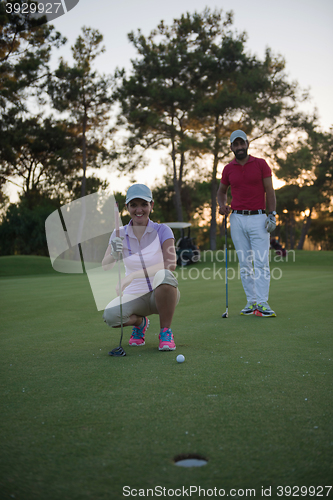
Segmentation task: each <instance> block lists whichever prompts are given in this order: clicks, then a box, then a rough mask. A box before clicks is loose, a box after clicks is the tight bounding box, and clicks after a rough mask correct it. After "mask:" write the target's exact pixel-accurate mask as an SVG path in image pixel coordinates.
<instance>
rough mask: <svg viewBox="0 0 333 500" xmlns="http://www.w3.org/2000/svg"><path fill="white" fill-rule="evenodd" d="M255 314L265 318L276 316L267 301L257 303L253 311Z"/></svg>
mask: <svg viewBox="0 0 333 500" xmlns="http://www.w3.org/2000/svg"><path fill="white" fill-rule="evenodd" d="M254 314H255V315H256V316H262V317H265V318H270V317H274V316H276V314H275V312H274V311H273V309H271V308H270V307H269V305H268V302H262V303H261V304H257V308H256V311H255V313H254Z"/></svg>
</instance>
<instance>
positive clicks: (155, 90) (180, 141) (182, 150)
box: [116, 9, 297, 249]
mask: <svg viewBox="0 0 333 500" xmlns="http://www.w3.org/2000/svg"><path fill="white" fill-rule="evenodd" d="M232 22H233V20H232V14H231V13H227V14H226V15H225V17H224V18H223V17H222V11H215V12H213V13H212V12H211V11H210V10H209V9H205V10H204V12H203V13H202V14H198V13H194V14H193V15H191V14H189V13H187V14H186V15H183V16H181V18H180V19H175V20H174V22H173V24H172V26H170V27H167V26H165V25H164V23H163V22H161V23H160V25H159V26H158V28H157V29H156V30H154V31H152V32H151V34H150V35H149V36H148V37H145V36H143V35H142V33H141V31H140V30H139V32H138V34H136V35H135V34H134V33H131V34H130V35H129V39H130V41H131V42H132V43H133V44H134V46H135V47H136V49H137V51H138V53H139V58H138V59H136V60H134V61H132V73H131V75H130V76H129V77H127V76H126V74H125V71H124V70H123V71H118V72H117V75H116V76H117V78H118V81H119V83H118V91H117V93H116V97H117V99H118V100H119V101H120V104H121V114H120V118H119V126H123V125H124V124H125V125H126V128H127V131H128V132H129V137H128V138H127V145H128V147H129V148H130V149H132V150H133V149H134V148H135V147H140V148H141V149H142V150H147V149H149V148H161V147H163V148H168V150H169V153H170V155H171V159H172V165H173V182H174V191H175V198H176V208H177V217H178V219H179V220H183V219H182V200H181V191H182V186H183V181H184V176H185V173H186V170H185V166H186V162H188V160H189V158H191V157H192V158H193V157H196V156H199V157H202V156H203V155H205V154H206V155H207V154H208V155H209V156H212V157H213V162H212V163H213V165H212V169H211V171H210V172H209V173H207V180H209V182H210V184H211V205H212V222H211V238H210V239H211V248H212V249H215V247H216V245H215V238H216V191H217V183H218V181H217V167H218V163H219V162H220V161H221V159H224V158H225V157H226V156H228V154H229V142H228V138H229V136H230V133H231V132H232V131H233V130H235V129H237V128H239V127H242V128H244V129H245V130H246V131H247V132H252V131H255V132H256V136H262V135H264V134H268V133H272V131H273V130H274V129H277V128H278V127H279V126H281V117H282V116H286V115H288V114H289V115H290V114H291V113H292V111H294V104H295V101H296V93H297V92H296V90H297V86H296V84H292V83H288V82H287V79H286V76H285V74H284V72H283V70H284V61H283V59H282V58H280V57H273V56H272V54H271V52H270V50H267V52H266V57H265V59H264V61H260V60H259V59H258V58H257V57H256V56H251V55H249V54H247V53H246V52H245V40H246V36H245V34H244V33H242V34H240V35H238V34H237V33H232V31H231V26H232ZM124 120H125V121H124ZM279 120H280V121H279ZM136 166H137V163H136V164H134V165H133V164H129V163H128V164H127V165H124V167H123V168H125V169H127V170H131V169H133V168H136Z"/></svg>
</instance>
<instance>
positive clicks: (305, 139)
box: [276, 118, 333, 250]
mask: <svg viewBox="0 0 333 500" xmlns="http://www.w3.org/2000/svg"><path fill="white" fill-rule="evenodd" d="M332 132H333V129H331V130H330V131H329V132H323V131H321V130H319V127H318V125H317V122H316V119H315V118H313V119H308V120H306V121H304V122H303V134H302V135H300V136H299V138H298V140H297V142H296V144H295V146H294V148H293V149H292V150H291V151H289V152H288V153H287V154H286V155H285V156H284V157H281V156H278V155H276V161H277V164H278V169H277V170H276V176H277V177H278V178H279V179H283V180H285V181H286V182H287V183H288V185H289V189H293V190H294V192H295V195H294V196H293V204H294V207H293V210H294V212H295V213H297V214H298V215H301V214H302V213H305V212H306V215H305V217H304V221H303V226H302V232H301V235H300V239H299V242H298V246H297V248H298V249H299V250H302V248H303V245H304V241H305V237H306V235H307V234H308V231H309V229H310V226H311V222H312V217H313V214H314V212H321V211H325V210H328V209H329V207H330V206H331V200H332V196H333V133H332ZM281 189H287V187H285V188H281ZM278 191H280V190H278ZM277 194H278V192H277ZM285 208H286V209H287V210H290V208H287V207H285Z"/></svg>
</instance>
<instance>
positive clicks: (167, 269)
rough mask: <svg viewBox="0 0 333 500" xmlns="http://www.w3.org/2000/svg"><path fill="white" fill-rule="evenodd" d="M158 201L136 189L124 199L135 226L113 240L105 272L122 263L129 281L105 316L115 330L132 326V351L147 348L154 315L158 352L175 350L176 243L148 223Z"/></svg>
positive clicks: (163, 228)
mask: <svg viewBox="0 0 333 500" xmlns="http://www.w3.org/2000/svg"><path fill="white" fill-rule="evenodd" d="M153 206H154V201H153V196H152V193H151V190H150V189H149V188H148V187H147V186H145V185H144V184H133V185H132V186H131V187H130V188H129V189H128V191H127V194H126V208H127V210H128V211H129V214H130V216H131V220H130V222H129V224H127V225H126V226H123V227H120V229H119V235H118V234H117V231H114V232H113V233H112V235H111V237H110V242H109V245H108V248H107V250H106V252H105V256H104V259H103V261H102V266H103V268H104V269H105V270H108V269H111V268H112V267H113V266H114V264H115V263H116V262H117V261H118V259H120V258H121V257H122V258H123V260H124V265H125V270H126V275H125V278H123V280H122V281H121V284H120V287H121V290H117V292H118V294H122V293H123V295H122V304H121V305H122V308H121V309H122V317H121V314H120V303H121V302H120V297H117V298H115V299H114V300H112V301H111V302H110V303H109V304H108V305H107V307H106V309H105V311H104V316H103V317H104V321H105V322H106V323H107V324H108V325H109V326H112V327H114V328H116V327H119V326H120V325H121V324H123V326H132V327H133V329H132V335H131V338H130V340H129V345H130V346H141V345H144V344H145V333H146V331H147V328H148V326H149V319H148V318H147V316H149V315H150V314H158V315H159V317H160V335H159V350H160V351H174V350H175V349H176V345H175V341H174V337H173V333H172V330H171V322H172V317H173V314H174V311H175V308H176V305H177V304H178V302H179V298H180V293H179V290H178V282H177V280H176V278H175V276H174V274H173V273H172V271H174V270H175V269H176V260H177V259H176V250H175V240H174V235H173V232H172V230H171V229H170V228H169V227H168V226H167V225H165V224H157V223H155V222H152V221H151V220H150V218H149V215H150V213H151V211H152V210H153Z"/></svg>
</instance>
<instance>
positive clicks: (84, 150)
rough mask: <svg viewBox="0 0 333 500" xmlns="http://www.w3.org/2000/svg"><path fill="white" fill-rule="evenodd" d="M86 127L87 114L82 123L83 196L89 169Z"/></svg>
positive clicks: (82, 195)
mask: <svg viewBox="0 0 333 500" xmlns="http://www.w3.org/2000/svg"><path fill="white" fill-rule="evenodd" d="M86 128H87V115H86V114H84V116H83V124H82V168H83V176H82V183H81V198H83V197H84V196H85V195H86V170H87V151H86Z"/></svg>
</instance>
